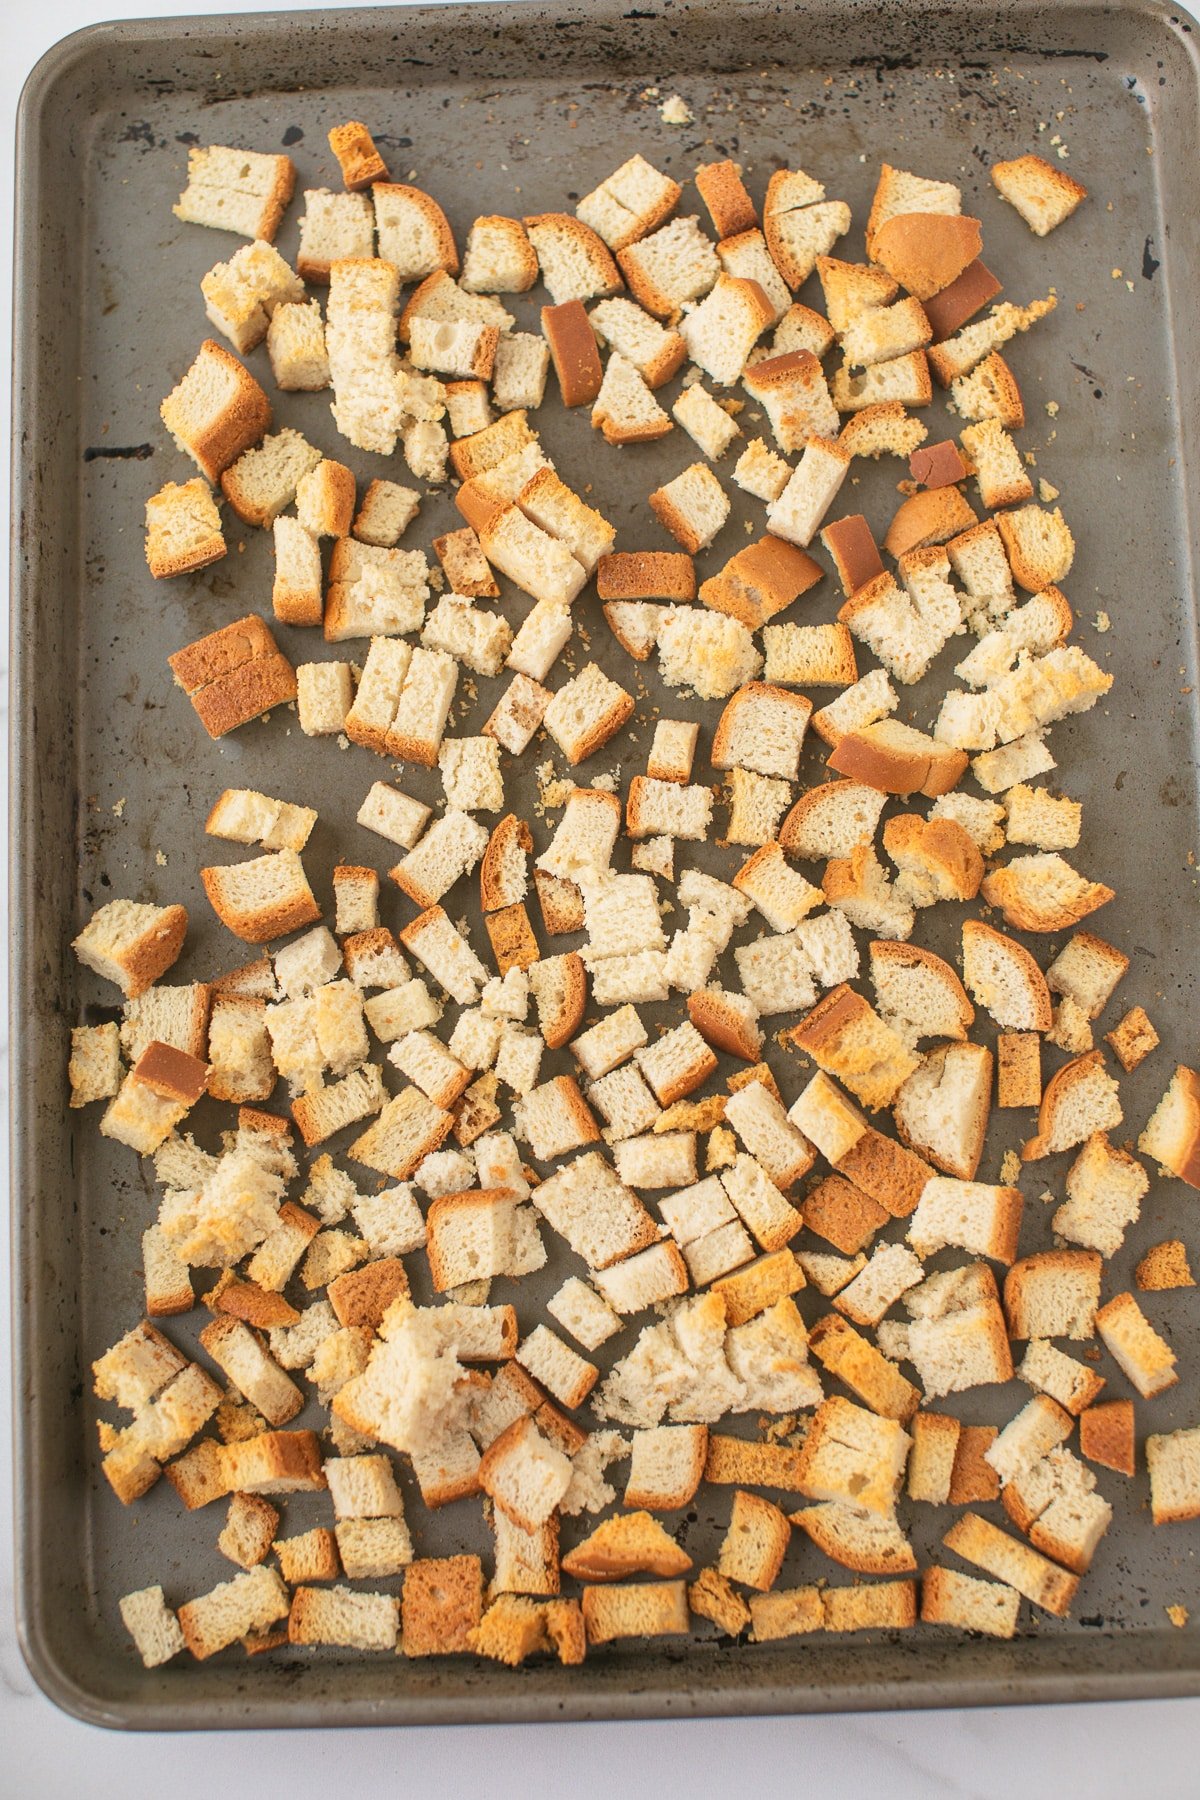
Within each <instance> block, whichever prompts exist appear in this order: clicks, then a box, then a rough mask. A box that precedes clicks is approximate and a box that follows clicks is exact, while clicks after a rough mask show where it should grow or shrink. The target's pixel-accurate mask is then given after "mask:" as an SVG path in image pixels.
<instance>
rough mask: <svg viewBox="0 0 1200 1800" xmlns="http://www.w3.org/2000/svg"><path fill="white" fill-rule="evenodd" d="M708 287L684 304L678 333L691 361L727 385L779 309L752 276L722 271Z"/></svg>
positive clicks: (732, 379)
mask: <svg viewBox="0 0 1200 1800" xmlns="http://www.w3.org/2000/svg"><path fill="white" fill-rule="evenodd" d="M677 223H682V221H677ZM768 261H769V259H768ZM776 279H778V277H776ZM710 287H711V291H710V292H708V293H707V294H706V297H705V298H704V299H703V300H701V301H700V302H699V303H698V304H696V305H692V306H686V307H685V309H684V314H683V318H682V319H681V320H680V324H679V333H680V336H681V337H682V338H683V341H684V343H685V344H686V345H687V351H688V355H689V356H690V357H691V359H692V361H693V362H694V363H695V364H696V365H697V366H698V367H699V368H701V369H703V371H704V373H705V374H706V375H710V376H711V377H712V379H713V380H714V381H715V382H717V383H718V385H720V386H722V387H728V386H730V385H731V384H732V383H733V382H735V381H737V380H738V378H739V376H740V375H741V374H742V371H743V370H744V369H745V367H746V361H747V358H748V357H749V355H750V352H751V351H752V350H753V348H754V345H755V343H756V342H757V341H758V339H759V338H760V337H761V335H762V333H763V332H764V331H765V330H766V328H767V326H768V325H771V324H774V322H775V318H776V317H777V316H778V309H777V307H776V305H775V304H774V303H773V302H772V300H771V299H770V297H769V296H768V295H767V294H766V293H765V292H764V291H763V289H762V287H761V286H760V285H759V283H758V282H757V281H756V280H753V279H744V278H743V277H741V276H738V275H733V274H725V273H722V274H720V275H718V276H717V278H716V281H715V283H714V284H710Z"/></svg>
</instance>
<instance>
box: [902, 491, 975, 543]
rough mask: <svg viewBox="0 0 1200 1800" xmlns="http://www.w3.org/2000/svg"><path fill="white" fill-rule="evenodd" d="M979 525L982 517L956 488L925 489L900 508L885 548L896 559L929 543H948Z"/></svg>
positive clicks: (903, 502)
mask: <svg viewBox="0 0 1200 1800" xmlns="http://www.w3.org/2000/svg"><path fill="white" fill-rule="evenodd" d="M978 523H979V518H978V515H977V514H976V513H975V512H974V511H973V509H972V508H971V506H970V505H969V504H968V502H967V501H966V500H965V499H964V498H963V496H962V494H961V493H960V492H959V490H958V489H957V488H956V487H941V488H926V489H922V491H921V492H920V493H919V494H912V495H910V497H909V498H908V499H907V500H905V501H902V502H901V504H900V506H899V507H898V508H897V509H896V511H895V513H894V514H893V515H892V522H891V524H890V525H889V526H888V528H887V536H886V537H885V538H884V540H883V547H884V549H885V550H886V551H888V553H889V554H890V555H892V556H903V555H904V554H905V553H906V552H907V551H909V550H918V549H920V548H922V547H923V546H924V545H926V544H944V543H945V542H946V541H947V540H948V539H949V538H952V537H957V536H958V534H959V532H961V531H966V530H968V529H969V528H970V527H971V526H972V525H978Z"/></svg>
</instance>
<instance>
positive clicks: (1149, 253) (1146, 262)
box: [1142, 237, 1162, 281]
mask: <svg viewBox="0 0 1200 1800" xmlns="http://www.w3.org/2000/svg"><path fill="white" fill-rule="evenodd" d="M1153 243H1154V239H1153V238H1152V237H1148V238H1147V239H1146V242H1145V244H1144V245H1143V246H1142V280H1143V281H1153V280H1154V273H1155V270H1156V269H1160V268H1161V267H1162V264H1161V262H1159V260H1158V258H1157V257H1156V256H1155V255H1154V251H1153V248H1152V246H1153Z"/></svg>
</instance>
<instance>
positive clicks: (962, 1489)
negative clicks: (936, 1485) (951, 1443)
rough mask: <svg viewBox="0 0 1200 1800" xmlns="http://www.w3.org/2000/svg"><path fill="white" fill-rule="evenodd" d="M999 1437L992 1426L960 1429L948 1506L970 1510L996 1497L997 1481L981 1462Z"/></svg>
mask: <svg viewBox="0 0 1200 1800" xmlns="http://www.w3.org/2000/svg"><path fill="white" fill-rule="evenodd" d="M999 1435H1000V1434H999V1432H998V1431H997V1429H996V1427H995V1426H994V1425H964V1426H963V1428H962V1430H961V1431H960V1432H959V1435H958V1445H957V1448H956V1449H955V1452H954V1469H953V1472H952V1473H951V1476H950V1504H951V1506H971V1505H974V1504H976V1503H978V1502H981V1501H985V1500H995V1499H996V1498H997V1497H998V1495H999V1493H1000V1477H999V1476H998V1475H997V1473H996V1471H995V1469H993V1467H992V1465H991V1463H990V1462H987V1461H986V1460H985V1458H986V1456H987V1452H988V1451H989V1450H990V1449H991V1447H992V1445H993V1444H994V1443H995V1441H996V1439H997V1438H998V1437H999Z"/></svg>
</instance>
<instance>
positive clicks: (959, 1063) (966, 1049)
mask: <svg viewBox="0 0 1200 1800" xmlns="http://www.w3.org/2000/svg"><path fill="white" fill-rule="evenodd" d="M991 1087H992V1053H991V1051H990V1050H987V1049H985V1048H984V1046H983V1045H981V1044H970V1043H964V1044H948V1045H946V1046H945V1047H944V1048H943V1047H939V1048H938V1049H936V1050H933V1051H931V1052H930V1054H929V1055H928V1056H927V1057H926V1059H925V1062H924V1063H923V1064H922V1065H921V1067H920V1068H918V1069H917V1070H916V1071H915V1072H914V1073H912V1074H911V1075H910V1076H909V1077H908V1079H907V1080H906V1081H905V1083H904V1085H903V1087H902V1088H901V1089H900V1092H899V1093H898V1094H897V1096H896V1100H895V1107H894V1116H895V1119H896V1127H897V1130H898V1132H899V1134H900V1138H901V1140H902V1142H903V1143H905V1144H907V1145H908V1146H909V1148H910V1149H913V1150H915V1151H916V1152H917V1153H918V1155H921V1156H925V1157H928V1159H929V1161H930V1162H932V1163H934V1164H935V1165H936V1166H937V1167H938V1168H939V1169H941V1170H943V1171H944V1173H945V1174H947V1175H953V1176H955V1177H956V1178H957V1179H958V1180H960V1181H973V1180H974V1178H975V1171H976V1169H977V1168H978V1167H979V1159H980V1157H981V1155H982V1154H983V1141H984V1137H985V1135H986V1132H987V1123H988V1114H989V1111H990V1107H991Z"/></svg>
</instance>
